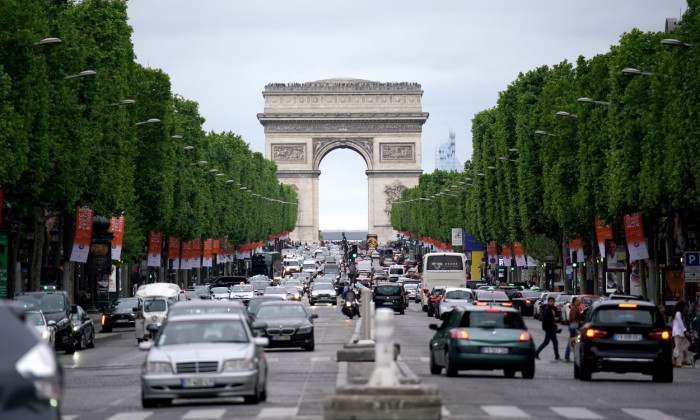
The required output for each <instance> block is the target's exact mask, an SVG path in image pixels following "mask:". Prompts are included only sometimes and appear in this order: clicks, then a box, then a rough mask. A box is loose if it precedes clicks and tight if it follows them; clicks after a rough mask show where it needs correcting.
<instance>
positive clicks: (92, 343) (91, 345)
mask: <svg viewBox="0 0 700 420" xmlns="http://www.w3.org/2000/svg"><path fill="white" fill-rule="evenodd" d="M87 348H89V349H94V348H95V331H93V332H92V336H91V337H90V341H88V342H87Z"/></svg>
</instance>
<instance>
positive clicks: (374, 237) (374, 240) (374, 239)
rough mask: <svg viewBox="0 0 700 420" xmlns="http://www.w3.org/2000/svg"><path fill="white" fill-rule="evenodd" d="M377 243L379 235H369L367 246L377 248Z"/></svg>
mask: <svg viewBox="0 0 700 420" xmlns="http://www.w3.org/2000/svg"><path fill="white" fill-rule="evenodd" d="M377 245H378V241H377V235H367V248H370V249H375V248H377Z"/></svg>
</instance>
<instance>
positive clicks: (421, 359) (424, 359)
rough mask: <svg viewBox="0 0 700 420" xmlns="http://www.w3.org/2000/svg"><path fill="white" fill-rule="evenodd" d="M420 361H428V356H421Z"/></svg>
mask: <svg viewBox="0 0 700 420" xmlns="http://www.w3.org/2000/svg"><path fill="white" fill-rule="evenodd" d="M420 361H421V362H423V363H430V357H425V356H421V357H420Z"/></svg>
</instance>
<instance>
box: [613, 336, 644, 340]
mask: <svg viewBox="0 0 700 420" xmlns="http://www.w3.org/2000/svg"><path fill="white" fill-rule="evenodd" d="M615 341H642V335H641V334H615Z"/></svg>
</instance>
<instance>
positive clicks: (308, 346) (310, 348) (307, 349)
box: [304, 341, 316, 351]
mask: <svg viewBox="0 0 700 420" xmlns="http://www.w3.org/2000/svg"><path fill="white" fill-rule="evenodd" d="M315 348H316V343H314V342H313V341H312V342H311V344H309V345H307V346H306V347H304V350H306V351H314V349H315Z"/></svg>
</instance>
